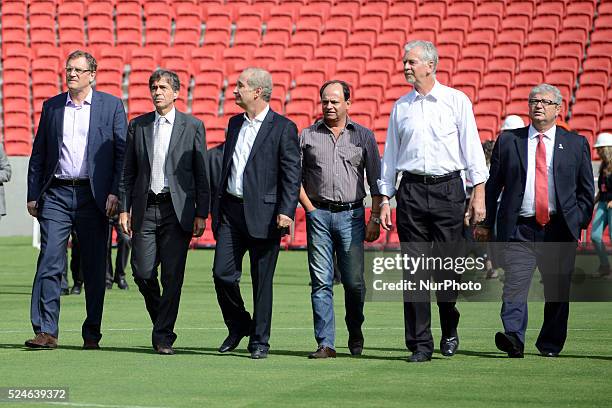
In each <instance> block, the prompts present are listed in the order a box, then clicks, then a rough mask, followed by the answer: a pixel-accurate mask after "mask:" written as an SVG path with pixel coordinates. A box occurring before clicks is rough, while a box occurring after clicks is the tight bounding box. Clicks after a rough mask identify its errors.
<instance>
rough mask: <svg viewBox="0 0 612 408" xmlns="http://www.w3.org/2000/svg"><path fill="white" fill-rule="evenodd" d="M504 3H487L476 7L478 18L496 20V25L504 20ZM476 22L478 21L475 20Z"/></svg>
mask: <svg viewBox="0 0 612 408" xmlns="http://www.w3.org/2000/svg"><path fill="white" fill-rule="evenodd" d="M504 3H505V2H504V1H487V2H484V3H482V4H480V5H479V6H478V12H477V13H478V18H480V17H493V18H495V19H496V20H497V22H498V25H501V22H502V20H503V18H504V15H505V12H504V9H505V4H504ZM477 20H478V19H477Z"/></svg>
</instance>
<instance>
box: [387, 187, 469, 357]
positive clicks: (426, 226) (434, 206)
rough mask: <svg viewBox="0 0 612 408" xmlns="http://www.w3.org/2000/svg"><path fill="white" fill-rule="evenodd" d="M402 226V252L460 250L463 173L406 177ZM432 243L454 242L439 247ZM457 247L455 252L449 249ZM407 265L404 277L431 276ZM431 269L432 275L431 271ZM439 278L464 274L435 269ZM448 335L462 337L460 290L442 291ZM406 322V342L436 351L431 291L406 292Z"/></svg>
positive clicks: (400, 191)
mask: <svg viewBox="0 0 612 408" xmlns="http://www.w3.org/2000/svg"><path fill="white" fill-rule="evenodd" d="M396 200H397V231H398V235H399V239H400V241H401V243H402V244H401V247H402V252H403V253H404V254H407V255H409V256H412V257H420V256H423V255H424V256H442V257H446V256H456V255H457V254H461V251H462V248H460V247H459V248H457V247H458V246H459V244H460V243H462V242H463V238H462V232H463V217H464V209H465V192H464V188H463V182H462V180H461V178H455V179H452V180H449V181H446V182H442V183H438V184H429V185H428V184H423V183H420V182H412V181H408V180H407V178H406V177H404V178H402V182H401V183H400V186H399V188H398V191H397V195H396ZM431 243H448V244H447V245H445V246H437V247H434V246H433V245H432V244H431ZM451 248H453V251H452V253H449V250H451ZM410 272H411V271H404V278H405V279H407V280H409V281H414V282H416V283H417V287H418V285H419V281H424V280H429V279H430V276H429V275H431V272H427V271H417V272H416V273H414V274H412V273H410ZM428 273H429V275H428ZM433 275H434V280H435V281H437V282H438V281H441V280H445V279H453V280H455V281H458V280H459V278H460V275H457V274H455V273H454V272H453V271H434V273H433ZM436 295H437V304H438V311H439V313H440V324H441V328H442V337H443V338H449V337H457V325H458V323H459V316H460V315H459V311H458V310H457V308H456V307H455V300H456V298H457V293H456V292H453V291H448V290H447V291H445V292H444V293H441V292H437V293H436ZM404 328H405V339H406V347H408V349H409V350H410V351H412V352H417V351H418V352H424V353H426V354H429V355H431V354H432V353H433V337H432V334H431V303H430V295H429V291H423V290H421V291H419V290H416V291H410V292H406V293H405V294H404Z"/></svg>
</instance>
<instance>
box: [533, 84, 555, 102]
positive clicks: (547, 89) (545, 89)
mask: <svg viewBox="0 0 612 408" xmlns="http://www.w3.org/2000/svg"><path fill="white" fill-rule="evenodd" d="M541 93H551V94H553V102H555V103H556V104H557V105H561V102H562V101H563V96H561V91H560V90H559V88H557V87H556V86H554V85H550V84H540V85H536V86H534V87H533V88H531V91H530V92H529V99H532V98H533V97H534V96H535V95H536V94H541Z"/></svg>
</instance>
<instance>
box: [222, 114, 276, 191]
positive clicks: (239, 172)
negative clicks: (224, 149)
mask: <svg viewBox="0 0 612 408" xmlns="http://www.w3.org/2000/svg"><path fill="white" fill-rule="evenodd" d="M269 110H270V106H269V105H266V107H265V109H264V110H263V111H261V112H260V113H259V115H257V116H255V117H254V118H253V120H251V119H249V116H248V115H247V114H246V113H245V114H244V122H242V127H241V128H240V132H239V133H238V140H237V141H236V148H235V149H234V154H233V156H232V169H231V171H230V175H229V179H228V181H227V192H228V193H230V194H231V195H233V196H236V197H240V198H242V196H243V188H242V176H243V175H244V168H245V167H246V164H247V160H248V159H249V155H250V154H251V149H252V148H253V143H254V142H255V137H257V132H259V128H260V127H261V124H262V123H263V121H264V119H265V118H266V115H267V114H268V111H269Z"/></svg>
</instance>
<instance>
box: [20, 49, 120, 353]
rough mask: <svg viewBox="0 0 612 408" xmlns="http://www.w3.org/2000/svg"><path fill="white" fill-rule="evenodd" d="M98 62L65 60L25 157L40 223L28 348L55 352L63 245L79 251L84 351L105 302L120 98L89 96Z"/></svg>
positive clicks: (91, 344) (76, 55)
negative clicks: (75, 244) (75, 243)
mask: <svg viewBox="0 0 612 408" xmlns="http://www.w3.org/2000/svg"><path fill="white" fill-rule="evenodd" d="M96 70H97V63H96V60H95V58H94V57H93V56H91V55H90V54H89V53H87V52H84V51H75V52H73V53H71V54H70V55H69V56H68V59H67V62H66V83H67V86H68V92H65V93H61V94H59V95H57V96H55V97H53V98H50V99H48V100H46V101H45V102H44V104H43V110H42V114H41V117H40V124H39V127H38V132H37V133H36V138H35V139H34V145H33V147H32V156H31V157H30V163H29V169H28V193H27V197H28V198H27V200H28V203H27V209H28V212H29V213H30V215H32V216H33V217H36V218H37V219H38V222H39V224H40V230H41V231H40V232H41V250H40V254H39V257H38V264H37V269H36V276H35V278H34V284H33V288H32V303H31V312H30V316H31V320H32V328H33V329H34V333H35V334H36V336H35V337H34V338H33V339H31V340H28V341H26V343H25V344H26V346H27V347H30V348H56V347H57V337H58V319H59V310H60V304H59V301H60V281H61V275H62V271H63V270H64V269H65V268H66V245H67V242H68V237H69V236H70V231H71V230H72V228H75V229H76V232H77V234H78V236H79V241H80V245H81V256H82V259H83V273H84V281H85V300H86V308H87V317H86V319H85V322H84V323H83V327H82V336H83V340H84V343H83V348H84V349H97V348H99V344H98V343H99V341H100V339H101V337H102V335H101V333H100V325H101V321H102V307H103V303H104V290H105V272H106V239H107V238H106V237H107V234H108V217H109V216H112V215H113V214H114V213H115V211H116V209H117V204H118V200H117V196H118V183H119V177H120V174H121V168H122V164H123V149H124V145H125V132H126V123H127V121H126V116H125V110H124V109H123V104H122V102H121V100H120V99H118V98H116V97H114V96H112V95H109V94H105V93H103V92H97V91H95V90H93V88H92V83H93V81H94V79H95V77H96Z"/></svg>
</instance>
